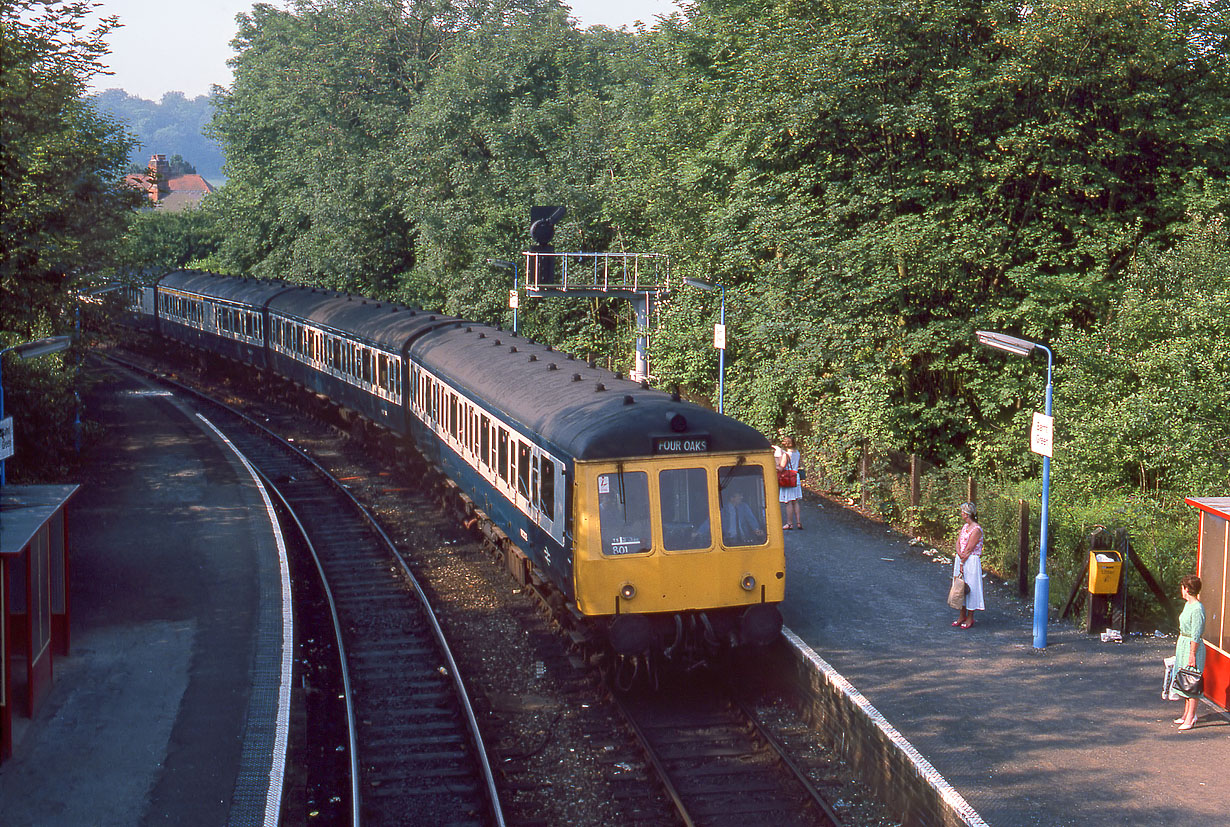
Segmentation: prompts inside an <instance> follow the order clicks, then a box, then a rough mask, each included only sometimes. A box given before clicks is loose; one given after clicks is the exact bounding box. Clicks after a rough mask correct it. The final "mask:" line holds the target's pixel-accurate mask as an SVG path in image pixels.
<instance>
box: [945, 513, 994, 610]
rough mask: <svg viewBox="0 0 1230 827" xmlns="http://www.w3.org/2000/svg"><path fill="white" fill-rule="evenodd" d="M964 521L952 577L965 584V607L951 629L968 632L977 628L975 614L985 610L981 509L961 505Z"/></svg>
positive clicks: (958, 537)
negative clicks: (959, 579) (958, 628)
mask: <svg viewBox="0 0 1230 827" xmlns="http://www.w3.org/2000/svg"><path fill="white" fill-rule="evenodd" d="M961 519H962V520H964V521H965V524H964V525H963V526H961V531H960V533H958V534H957V556H956V557H954V558H953V560H952V574H953V576H954V577H956V576H957V575H960V576H961V578H962V579H963V580H964V581H965V605H963V606H962V607H961V614H959V615H958V616H957V619H956V620H954V621H953V622H952V625H953V626H958V627H960V628H962V629H968V628H970V627H971V626H973V625H974V612H975V611H982V610H983V609H985V608H986V606H984V605H983V602H982V526H980V525H979V524H978V506H976V505H974V504H973V503H961Z"/></svg>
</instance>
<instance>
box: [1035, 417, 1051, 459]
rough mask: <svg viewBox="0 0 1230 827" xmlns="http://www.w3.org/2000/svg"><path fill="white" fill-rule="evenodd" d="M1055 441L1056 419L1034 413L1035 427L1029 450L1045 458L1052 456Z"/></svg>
mask: <svg viewBox="0 0 1230 827" xmlns="http://www.w3.org/2000/svg"><path fill="white" fill-rule="evenodd" d="M1054 441H1055V417H1053V416H1047V415H1046V414H1041V413H1038V412H1037V411H1035V412H1034V426H1033V428H1032V429H1031V430H1030V432H1029V450H1031V451H1033V452H1034V453H1035V454H1041V455H1042V456H1044V457H1050V456H1051V448H1052V446H1053V445H1054Z"/></svg>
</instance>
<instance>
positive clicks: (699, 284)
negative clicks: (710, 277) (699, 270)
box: [683, 276, 721, 290]
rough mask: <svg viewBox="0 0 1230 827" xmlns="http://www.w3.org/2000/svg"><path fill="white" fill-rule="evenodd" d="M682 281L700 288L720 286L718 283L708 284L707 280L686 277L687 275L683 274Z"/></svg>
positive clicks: (714, 288) (715, 288) (711, 288)
mask: <svg viewBox="0 0 1230 827" xmlns="http://www.w3.org/2000/svg"><path fill="white" fill-rule="evenodd" d="M683 283H684V284H690V285H691V286H693V287H699V288H700V289H701V290H717V289H719V288H720V287H721V285H719V284H710V283H709V282H707V281H701V280H700V279H693V278H688V277H687V276H684V279H683Z"/></svg>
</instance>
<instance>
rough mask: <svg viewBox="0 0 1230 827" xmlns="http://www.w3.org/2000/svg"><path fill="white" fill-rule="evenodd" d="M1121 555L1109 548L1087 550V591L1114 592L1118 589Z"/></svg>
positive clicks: (1092, 592)
mask: <svg viewBox="0 0 1230 827" xmlns="http://www.w3.org/2000/svg"><path fill="white" fill-rule="evenodd" d="M1122 573H1123V555H1122V554H1120V553H1119V552H1117V551H1110V550H1109V549H1099V550H1097V551H1091V552H1089V593H1090V594H1114V593H1115V592H1117V591H1119V576H1120V575H1121V574H1122Z"/></svg>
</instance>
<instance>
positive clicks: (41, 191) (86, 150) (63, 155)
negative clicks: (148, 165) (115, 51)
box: [0, 0, 137, 338]
mask: <svg viewBox="0 0 1230 827" xmlns="http://www.w3.org/2000/svg"><path fill="white" fill-rule="evenodd" d="M85 14H86V12H85V10H84V9H83V8H81V6H80V5H79V4H76V3H56V2H40V1H39V0H17V2H11V3H5V4H4V6H3V17H2V18H0V22H2V23H3V26H2V27H0V54H2V57H3V67H4V70H3V72H0V180H3V181H4V186H3V187H2V188H0V330H2V331H12V332H14V333H16V334H18V336H22V337H26V338H32V337H35V336H38V335H44V334H46V333H47V332H49V331H50V330H51V326H52V325H53V324H55V323H56V322H57V320H59V319H60V318H62V316H63V315H65V312H66V306H67V304H68V303H69V302H70V301H71V293H70V292H69V291H68V290H67V288H68V287H69V286H71V284H72V283H73V282H75V281H76V280H77V279H78V278H80V277H82V276H83V275H84V274H85V273H86V272H88V271H89V270H92V269H93V268H95V267H97V266H99V265H100V264H105V263H106V261H107V260H108V258H109V257H110V256H111V255H113V253H114V246H113V242H114V239H115V238H116V237H117V236H118V235H119V234H120V232H121V231H122V228H123V227H124V225H125V223H126V222H127V220H128V218H129V215H130V212H129V210H130V208H131V207H132V206H133V205H135V204H136V203H137V194H136V193H135V192H134V191H132V190H131V189H129V188H127V187H125V186H123V184H122V177H123V170H124V160H125V157H126V155H127V152H128V148H129V146H130V145H131V139H130V138H129V137H128V136H127V135H126V134H125V133H124V132H123V131H122V130H121V129H120V127H119V126H118V125H117V124H115V123H113V122H111V121H109V120H108V119H106V118H104V117H102V116H101V115H99V114H98V113H97V112H96V111H95V110H94V109H93V108H91V107H90V105H89V104H88V103H87V102H86V101H85V99H84V95H83V91H84V89H85V84H86V82H87V81H88V79H89V78H90V77H91V76H92V75H93V74H94V73H96V72H98V71H99V69H100V66H99V59H100V57H101V55H102V54H103V53H104V52H105V50H106V46H105V44H104V38H105V36H106V35H107V33H108V32H109V31H110V30H111V29H112V28H114V26H115V25H116V23H115V19H114V18H105V19H103V20H102V21H101V22H100V23H99V24H98V26H97V27H96V28H95V29H94V30H93V31H91V32H90V33H89V34H88V35H85V36H82V35H81V34H80V30H81V28H82V25H83V24H82V19H83V18H84V16H85Z"/></svg>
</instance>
